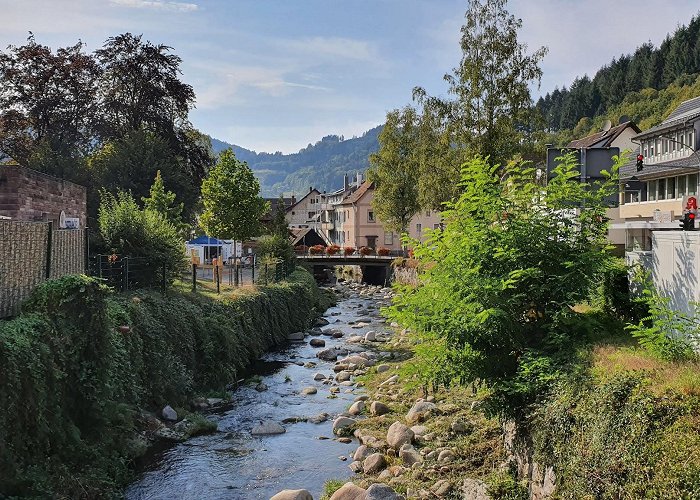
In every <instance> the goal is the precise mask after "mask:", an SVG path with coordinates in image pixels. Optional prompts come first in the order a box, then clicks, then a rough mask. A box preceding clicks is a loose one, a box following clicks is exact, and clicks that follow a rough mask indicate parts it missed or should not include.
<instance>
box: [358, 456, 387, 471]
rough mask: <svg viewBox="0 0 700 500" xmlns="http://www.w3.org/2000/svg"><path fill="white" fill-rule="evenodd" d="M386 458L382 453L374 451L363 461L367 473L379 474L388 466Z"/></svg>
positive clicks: (363, 467)
mask: <svg viewBox="0 0 700 500" xmlns="http://www.w3.org/2000/svg"><path fill="white" fill-rule="evenodd" d="M386 465H387V463H386V458H384V455H382V454H381V453H372V454H371V455H370V456H368V457H367V458H366V459H365V461H364V462H363V463H362V470H363V472H364V473H365V474H377V473H379V472H381V471H382V470H384V469H385V468H386Z"/></svg>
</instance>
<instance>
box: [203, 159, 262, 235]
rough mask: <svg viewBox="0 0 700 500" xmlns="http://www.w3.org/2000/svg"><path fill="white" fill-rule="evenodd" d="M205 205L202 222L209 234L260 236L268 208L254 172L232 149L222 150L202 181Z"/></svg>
mask: <svg viewBox="0 0 700 500" xmlns="http://www.w3.org/2000/svg"><path fill="white" fill-rule="evenodd" d="M202 204H203V206H204V211H203V212H202V215H201V216H200V218H199V221H200V225H201V226H202V227H203V228H204V230H205V231H206V232H207V234H208V235H210V236H215V237H217V238H226V239H235V240H246V239H249V238H252V237H253V236H258V235H259V234H260V233H261V232H262V227H261V224H260V219H261V217H262V216H263V215H264V214H265V212H267V211H268V210H269V204H268V203H267V202H266V201H265V200H263V199H262V198H261V197H260V184H259V183H258V180H257V179H256V178H255V176H254V175H253V171H252V170H250V168H249V167H248V164H247V163H245V162H241V161H239V160H237V159H236V156H235V155H234V154H233V151H232V150H231V149H227V150H225V151H223V152H222V153H221V155H220V156H219V160H218V161H217V162H216V165H215V166H214V168H213V169H212V170H211V171H210V172H209V175H208V176H207V177H206V178H205V179H204V182H202Z"/></svg>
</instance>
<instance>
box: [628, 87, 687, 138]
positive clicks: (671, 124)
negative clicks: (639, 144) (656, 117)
mask: <svg viewBox="0 0 700 500" xmlns="http://www.w3.org/2000/svg"><path fill="white" fill-rule="evenodd" d="M699 117H700V97H694V98H693V99H688V100H687V101H683V102H682V103H681V104H680V105H679V106H678V107H677V108H676V109H674V110H673V112H672V113H671V114H670V115H668V118H666V119H665V120H664V121H662V122H661V123H660V124H658V125H657V126H655V127H651V128H650V129H648V130H645V131H644V132H642V133H641V134H639V135H637V136H636V137H635V139H642V138H644V137H649V136H652V135H655V134H658V133H659V132H662V131H664V130H671V129H673V128H676V127H680V126H682V125H685V124H686V123H687V122H689V121H691V120H695V119H696V118H699Z"/></svg>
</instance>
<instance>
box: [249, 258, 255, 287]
mask: <svg viewBox="0 0 700 500" xmlns="http://www.w3.org/2000/svg"><path fill="white" fill-rule="evenodd" d="M250 262H251V265H250V272H251V273H252V277H251V279H250V284H251V285H253V284H255V255H253V258H252V259H250Z"/></svg>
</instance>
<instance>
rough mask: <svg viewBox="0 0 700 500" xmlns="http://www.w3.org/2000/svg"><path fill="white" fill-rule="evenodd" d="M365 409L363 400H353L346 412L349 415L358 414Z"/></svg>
mask: <svg viewBox="0 0 700 500" xmlns="http://www.w3.org/2000/svg"><path fill="white" fill-rule="evenodd" d="M364 409H365V402H364V401H355V402H354V403H353V404H352V405H351V406H350V408H349V409H348V413H349V414H350V415H359V414H360V413H362V410H364Z"/></svg>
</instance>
